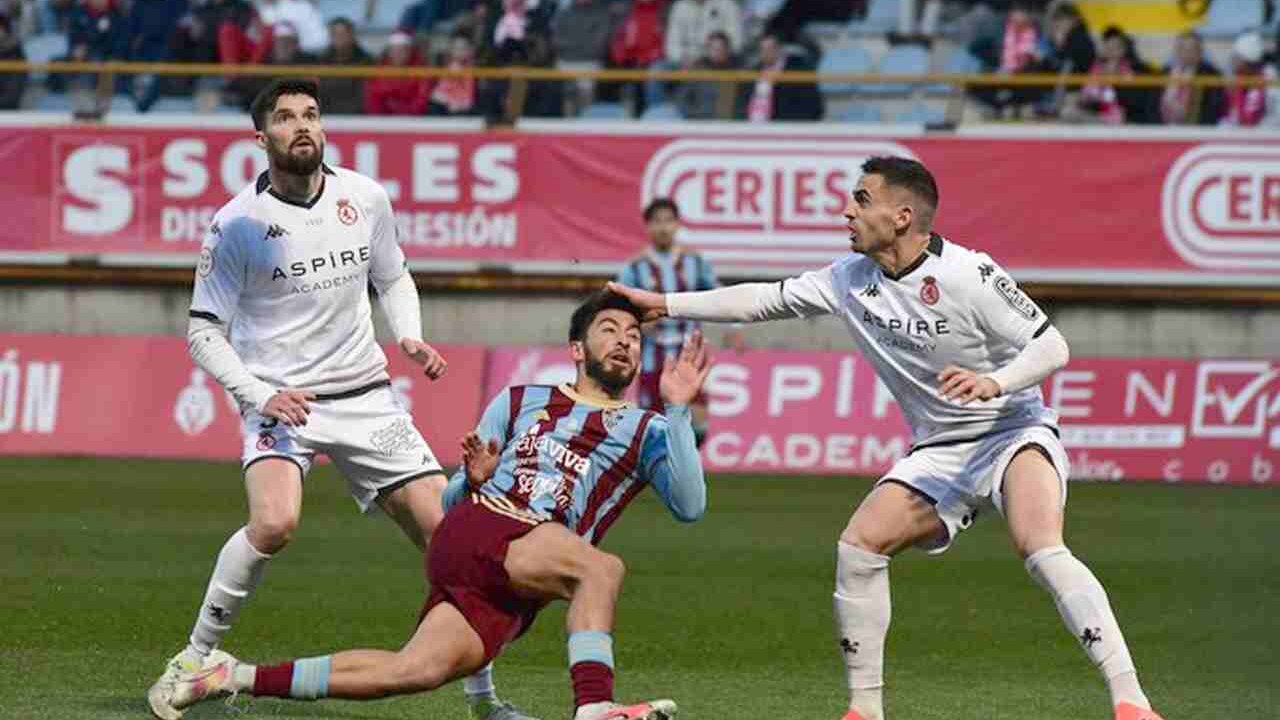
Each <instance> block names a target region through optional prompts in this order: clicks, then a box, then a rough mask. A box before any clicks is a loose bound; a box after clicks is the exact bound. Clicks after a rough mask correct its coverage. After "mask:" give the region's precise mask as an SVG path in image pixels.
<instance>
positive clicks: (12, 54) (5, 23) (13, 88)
mask: <svg viewBox="0 0 1280 720" xmlns="http://www.w3.org/2000/svg"><path fill="white" fill-rule="evenodd" d="M26 59H27V56H26V55H25V54H24V53H23V52H22V41H21V40H20V39H19V38H18V35H17V33H15V32H13V22H12V21H11V20H10V19H9V17H8V16H7V15H0V60H9V61H13V60H26ZM26 89H27V74H26V73H24V72H7V73H0V110H17V109H18V108H19V107H20V106H21V105H22V94H23V93H24V92H25V91H26Z"/></svg>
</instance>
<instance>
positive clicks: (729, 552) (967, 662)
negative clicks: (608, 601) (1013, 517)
mask: <svg viewBox="0 0 1280 720" xmlns="http://www.w3.org/2000/svg"><path fill="white" fill-rule="evenodd" d="M710 485H711V490H710V506H709V510H708V513H707V516H706V517H705V518H704V519H703V521H702V522H700V523H697V524H695V525H680V524H678V523H676V522H675V521H673V520H671V519H670V518H669V517H668V516H667V515H666V513H665V511H664V510H663V509H662V508H661V506H660V505H659V504H658V503H657V502H656V501H655V500H654V499H653V498H652V497H650V496H648V494H646V495H643V496H641V498H642V499H641V500H639V501H637V503H636V504H635V505H633V506H632V507H631V508H630V509H629V511H628V512H627V513H626V514H625V517H624V518H623V519H622V520H620V521H619V523H618V524H617V526H615V528H614V529H613V531H612V532H611V534H610V536H609V537H608V539H607V540H606V543H605V546H606V547H607V548H608V549H610V550H613V551H615V552H617V553H619V554H620V555H622V556H623V558H625V559H626V561H627V564H628V568H629V573H628V577H627V582H626V587H625V588H624V591H623V600H622V603H621V607H620V609H619V617H618V624H617V628H616V633H615V637H616V643H617V644H616V652H617V660H618V670H619V675H618V693H619V696H620V698H621V699H643V698H648V697H655V696H662V697H672V698H675V699H676V700H677V701H678V702H679V703H680V704H681V706H682V714H681V717H682V718H692V719H695V720H730V719H731V718H768V719H770V720H792V719H794V720H822V719H827V718H830V719H834V718H838V717H839V716H840V714H841V713H842V711H843V707H844V682H843V679H842V669H841V661H840V657H839V653H838V651H837V649H836V645H835V641H834V639H833V632H832V618H831V588H832V572H833V567H834V556H835V553H834V543H835V540H836V538H837V536H838V534H839V532H840V530H841V528H843V526H844V523H845V521H846V519H847V517H848V515H849V513H850V511H851V510H852V509H853V507H854V506H855V505H856V503H857V502H858V501H859V499H861V497H862V496H863V495H864V494H865V493H866V491H867V489H868V486H869V485H868V482H867V481H865V480H851V479H841V478H795V479H788V478H760V477H723V476H722V477H712V478H710ZM0 499H2V502H0V717H2V718H21V719H23V720H26V719H28V718H32V719H34V718H56V719H58V720H71V719H77V718H86V719H87V718H93V719H94V720H103V719H114V718H143V717H146V716H147V711H146V705H145V701H144V699H143V695H144V693H145V691H146V688H147V685H148V684H149V683H150V682H151V680H152V679H153V678H154V676H155V675H157V674H158V672H159V671H160V669H161V667H162V665H163V663H164V661H165V660H166V659H167V658H168V657H169V656H170V655H171V654H173V653H174V652H176V651H177V650H178V649H179V648H180V647H181V646H182V644H183V642H184V640H185V638H186V634H187V632H188V630H189V628H190V624H191V620H192V614H193V612H194V611H195V608H196V604H197V603H198V602H199V600H200V597H201V594H202V593H203V591H204V585H205V582H206V579H207V575H208V572H209V570H210V568H211V566H212V563H213V559H214V556H215V554H216V553H217V551H218V548H219V547H220V546H221V544H222V542H223V541H224V540H225V538H226V537H227V535H228V534H229V533H230V532H231V531H232V530H234V529H235V528H236V527H238V526H239V524H240V523H241V522H242V521H243V513H244V496H243V491H242V490H241V486H240V483H239V479H238V473H237V470H236V468H235V466H233V465H230V464H213V463H176V462H142V461H115V460H91V459H66V460H46V459H3V458H0ZM1067 525H1068V542H1069V544H1070V545H1071V546H1072V548H1073V549H1074V551H1075V552H1076V554H1077V555H1079V556H1080V557H1081V558H1083V559H1084V560H1085V561H1086V562H1087V563H1089V564H1090V566H1091V567H1092V568H1093V569H1094V571H1095V572H1096V573H1097V574H1098V575H1099V577H1100V578H1101V579H1102V581H1103V584H1104V585H1106V587H1107V589H1108V591H1109V593H1110V595H1111V598H1112V601H1113V603H1114V605H1115V608H1116V612H1117V614H1118V616H1119V618H1120V622H1121V625H1122V627H1123V628H1124V629H1125V631H1126V635H1127V636H1128V640H1129V644H1130V647H1131V648H1132V650H1133V653H1134V657H1135V659H1136V661H1137V663H1138V667H1139V670H1140V672H1141V673H1142V676H1143V678H1144V681H1145V685H1146V688H1147V691H1148V693H1149V694H1150V695H1151V697H1152V699H1153V700H1154V701H1155V702H1156V704H1157V708H1158V709H1160V710H1161V711H1162V713H1163V714H1164V716H1165V717H1166V718H1167V720H1189V719H1190V718H1198V719H1199V718H1239V717H1248V718H1275V717H1280V600H1278V598H1280V561H1277V559H1276V557H1277V552H1278V551H1280V491H1277V490H1276V489H1275V488H1225V487H1191V486H1167V485H1154V484H1152V485H1123V486H1121V485H1094V484H1074V485H1073V486H1072V489H1071V502H1070V503H1069V506H1068V523H1067ZM420 567H421V560H420V557H419V556H418V555H417V553H416V552H415V551H414V550H413V549H412V547H411V546H410V545H409V543H408V542H407V541H406V540H405V539H404V538H403V537H402V536H401V535H400V534H399V532H398V530H396V529H395V528H394V527H393V525H392V524H391V523H390V522H388V521H386V520H385V519H384V518H378V519H373V520H371V519H366V518H362V517H360V516H359V515H358V514H357V513H356V511H355V506H354V504H353V503H352V502H351V501H350V499H349V498H348V497H347V496H346V494H345V490H344V488H343V486H342V483H341V482H340V481H339V478H338V477H337V475H336V473H335V472H334V470H333V468H332V467H331V466H325V467H320V468H318V469H317V470H316V471H315V473H314V474H313V476H312V477H311V479H310V480H309V481H308V484H307V491H306V498H305V501H304V508H303V521H302V526H301V528H300V530H299V533H298V535H297V537H296V539H295V540H294V542H293V544H292V545H291V546H290V547H289V548H288V549H287V550H286V551H285V552H284V553H283V554H282V555H281V556H280V557H279V558H277V559H276V560H275V561H273V562H272V564H271V566H270V568H269V570H268V572H267V576H266V580H265V582H264V583H263V585H262V587H261V588H260V589H259V591H258V593H257V595H256V596H255V597H254V598H253V600H252V601H251V603H250V604H249V605H248V606H247V607H246V609H245V611H244V613H243V615H242V617H241V621H240V623H239V624H238V625H237V627H236V628H235V629H234V630H233V631H232V633H231V634H230V635H229V636H228V638H227V641H226V643H225V648H226V649H227V650H228V651H230V652H233V653H235V654H237V655H238V656H240V657H241V658H244V659H247V660H251V661H263V660H279V659H284V658H288V657H295V656H306V655H315V654H321V653H325V652H328V651H332V650H335V649H341V648H347V647H359V646H364V647H385V648H394V647H397V646H398V645H399V644H400V643H401V642H402V641H403V640H404V639H406V638H407V637H408V635H409V632H410V630H411V628H412V625H413V622H414V619H415V615H416V613H417V611H418V608H419V606H420V603H421V602H422V598H423V584H424V583H423V579H422V573H421V570H420ZM891 573H892V578H893V626H892V629H891V631H890V636H889V649H888V662H887V683H888V686H887V689H886V693H887V695H886V697H887V709H888V712H889V715H890V717H891V718H894V719H895V720H935V719H936V720H993V719H996V720H998V719H1001V718H1016V719H1018V720H1027V719H1028V718H1035V719H1036V720H1085V719H1087V718H1097V719H1098V720H1105V719H1107V718H1110V711H1109V707H1108V703H1107V698H1106V693H1105V691H1104V688H1103V685H1102V683H1101V681H1100V679H1099V678H1098V676H1097V675H1096V672H1095V671H1094V669H1093V668H1092V666H1091V665H1090V664H1089V663H1088V661H1087V660H1086V659H1085V657H1084V654H1083V653H1082V652H1081V651H1080V649H1079V648H1078V647H1077V645H1076V643H1075V641H1074V640H1073V639H1072V638H1071V637H1069V636H1068V634H1067V632H1066V631H1065V630H1064V629H1063V628H1062V626H1061V624H1060V623H1059V620H1058V617H1057V614H1056V612H1055V610H1054V608H1053V605H1052V603H1051V602H1050V600H1049V598H1048V597H1047V596H1046V595H1045V594H1044V593H1043V592H1042V591H1041V590H1040V589H1039V588H1037V587H1036V586H1034V585H1033V584H1032V582H1031V581H1030V580H1029V578H1028V577H1027V576H1026V574H1025V572H1024V571H1023V569H1022V565H1021V563H1020V562H1019V561H1018V560H1017V559H1016V558H1015V557H1014V556H1013V553H1012V551H1011V550H1010V548H1009V544H1008V540H1007V539H1006V537H1005V531H1004V526H1003V523H1002V522H1001V521H1000V520H999V519H998V518H996V517H994V513H989V514H987V515H984V517H983V518H982V520H980V521H979V523H978V525H977V527H976V528H974V529H972V530H970V531H968V532H967V533H965V534H964V535H963V536H962V537H961V538H960V539H959V540H958V541H957V543H956V545H955V546H954V547H953V549H952V550H951V551H950V552H949V553H948V554H947V555H945V556H944V557H943V558H941V559H934V558H928V557H926V556H924V555H922V554H920V553H917V552H912V553H907V554H904V555H903V556H901V557H900V558H898V559H897V560H895V562H894V563H893V566H892V571H891ZM563 618H564V611H563V607H562V606H556V607H553V608H552V609H550V610H549V611H548V612H546V613H545V614H544V615H543V616H542V617H541V618H540V619H539V621H538V623H537V625H536V626H535V627H534V628H533V630H532V631H530V633H529V634H528V635H527V636H526V637H525V638H524V639H522V640H521V641H520V642H518V643H516V644H515V645H514V646H513V647H512V648H511V649H510V650H509V651H508V653H507V654H506V655H505V656H504V657H502V658H501V659H500V660H499V661H498V665H497V671H496V679H497V682H498V687H499V691H500V693H501V694H502V696H503V697H504V698H507V699H510V700H513V701H515V702H517V703H518V704H520V705H521V706H523V707H525V708H527V709H529V710H532V711H535V712H536V713H538V714H539V715H540V716H541V717H543V718H546V719H547V720H555V719H560V720H563V719H564V718H567V717H569V714H570V707H569V706H570V693H569V687H568V678H567V672H566V669H565V666H564V662H565V649H564V642H563V635H562V623H563ZM240 707H241V708H247V711H248V713H249V714H248V715H246V716H244V717H247V718H253V719H256V718H301V717H316V718H351V719H355V718H370V719H373V718H414V719H415V720H421V719H425V718H442V719H444V718H464V717H465V708H464V706H463V702H462V691H461V688H460V687H458V686H449V687H446V688H443V689H441V690H440V691H437V692H436V693H434V694H431V695H423V696H417V697H409V698H398V699H392V700H386V701H379V702H373V703H352V702H336V701H324V702H320V703H307V704H304V703H287V702H283V701H269V700H252V701H245V700H241V701H240ZM188 717H189V718H197V719H199V718H233V717H240V716H239V715H237V713H236V711H234V710H231V709H229V708H227V707H225V706H224V705H222V704H220V703H211V704H209V705H207V706H201V707H198V708H196V709H194V710H192V711H190V712H189V713H188Z"/></svg>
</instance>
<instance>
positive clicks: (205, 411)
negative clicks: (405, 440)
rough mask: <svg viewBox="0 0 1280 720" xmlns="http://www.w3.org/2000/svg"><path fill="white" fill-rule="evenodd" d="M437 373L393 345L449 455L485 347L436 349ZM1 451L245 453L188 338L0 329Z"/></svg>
mask: <svg viewBox="0 0 1280 720" xmlns="http://www.w3.org/2000/svg"><path fill="white" fill-rule="evenodd" d="M438 349H439V350H440V351H441V353H443V354H444V356H445V358H446V359H447V360H448V361H449V370H448V372H447V373H446V374H445V376H444V377H443V378H441V379H440V380H439V381H436V382H431V381H429V380H427V379H426V378H425V377H423V376H422V374H421V371H420V370H418V369H417V367H416V366H415V365H413V364H412V363H411V362H409V361H408V360H406V359H404V358H403V357H401V356H400V354H399V351H398V350H396V349H395V348H394V347H386V348H384V350H385V351H386V353H387V357H388V359H389V361H390V371H391V378H392V379H391V382H392V389H393V390H394V391H395V392H396V394H397V396H398V397H399V399H400V401H401V402H402V403H405V404H407V405H408V407H409V408H410V409H411V410H412V411H413V415H414V420H415V421H416V422H417V425H418V428H419V429H420V430H421V431H422V433H423V435H425V436H426V438H427V442H429V443H430V444H431V448H432V450H433V451H435V453H436V455H437V456H438V457H439V458H440V461H441V462H443V463H446V464H448V463H455V462H457V461H458V459H459V457H460V451H459V449H458V439H459V438H461V437H462V435H463V434H465V433H466V432H468V431H469V430H471V429H472V428H473V427H474V426H475V416H474V411H473V409H474V408H477V407H479V406H480V403H481V402H482V401H483V398H481V384H482V377H483V374H484V359H485V350H484V348H481V347H477V346H470V345H448V346H439V348H438ZM0 455H101V456H123V457H165V458H201V459H210V460H231V459H237V458H239V457H240V416H239V411H238V410H237V408H236V406H235V402H234V401H233V400H232V399H231V397H230V395H228V394H227V393H226V391H224V390H223V389H222V388H221V387H219V386H218V384H217V383H216V382H215V381H214V380H213V379H212V378H210V377H208V376H207V375H206V374H205V373H204V372H203V371H202V370H200V369H199V368H197V367H195V366H194V364H193V363H192V361H191V359H190V357H188V355H187V344H186V340H185V339H183V338H175V337H159V336H157V337H146V336H83V335H80V336H70V335H4V334H0Z"/></svg>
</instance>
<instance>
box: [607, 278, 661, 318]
mask: <svg viewBox="0 0 1280 720" xmlns="http://www.w3.org/2000/svg"><path fill="white" fill-rule="evenodd" d="M604 287H605V289H606V290H608V291H609V292H611V293H613V294H614V295H621V296H622V297H624V298H626V299H628V300H630V301H631V304H632V305H635V306H636V307H637V308H639V309H640V313H641V317H640V322H642V323H647V322H652V321H654V320H660V319H662V318H664V317H666V316H667V296H666V295H663V294H662V293H656V292H649V291H648V290H641V289H640V288H633V287H629V286H627V285H623V284H622V283H616V282H612V281H610V282H609V283H608V284H607V285H605V286H604Z"/></svg>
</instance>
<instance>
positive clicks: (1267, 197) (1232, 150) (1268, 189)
mask: <svg viewBox="0 0 1280 720" xmlns="http://www.w3.org/2000/svg"><path fill="white" fill-rule="evenodd" d="M1161 222H1162V225H1163V227H1164V234H1165V236H1166V237H1167V238H1168V239H1169V243H1170V244H1171V245H1172V246H1173V249H1174V250H1176V251H1177V253H1178V254H1179V255H1180V256H1182V259H1183V260H1186V261H1187V262H1188V263H1190V264H1192V265H1195V266H1198V267H1205V268H1217V269H1224V270H1252V271H1255V272H1265V271H1267V270H1272V271H1274V270H1276V269H1280V147H1277V146H1275V145H1244V144H1240V145H1229V144H1220V143H1205V144H1203V145H1198V146H1196V147H1194V148H1192V149H1190V150H1188V151H1187V152H1185V153H1183V155H1182V157H1180V158H1178V160H1177V162H1175V163H1174V164H1173V166H1172V167H1171V168H1170V169H1169V173H1168V174H1167V175H1166V176H1165V180H1164V189H1163V192H1162V197H1161Z"/></svg>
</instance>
